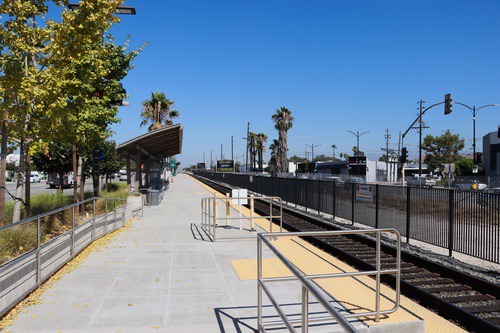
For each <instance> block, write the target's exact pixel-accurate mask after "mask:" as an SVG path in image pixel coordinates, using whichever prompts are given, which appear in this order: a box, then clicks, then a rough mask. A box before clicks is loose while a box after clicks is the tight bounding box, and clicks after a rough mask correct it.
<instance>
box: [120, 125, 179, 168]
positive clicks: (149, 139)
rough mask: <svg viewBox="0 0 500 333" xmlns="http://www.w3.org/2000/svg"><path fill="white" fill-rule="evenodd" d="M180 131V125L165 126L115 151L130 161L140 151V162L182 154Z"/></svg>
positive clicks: (134, 139) (130, 141) (123, 144)
mask: <svg viewBox="0 0 500 333" xmlns="http://www.w3.org/2000/svg"><path fill="white" fill-rule="evenodd" d="M182 130H183V127H182V126H181V124H175V125H167V126H164V127H162V128H159V129H156V130H153V131H150V132H147V133H145V134H143V135H140V136H138V137H135V138H133V139H131V140H128V141H126V142H124V143H121V144H119V145H118V147H116V150H117V152H118V153H119V154H121V155H123V156H130V157H131V158H132V159H135V158H136V155H137V152H138V151H139V150H140V151H141V160H144V159H145V158H148V159H164V158H166V157H170V156H174V155H178V154H180V153H181V152H182Z"/></svg>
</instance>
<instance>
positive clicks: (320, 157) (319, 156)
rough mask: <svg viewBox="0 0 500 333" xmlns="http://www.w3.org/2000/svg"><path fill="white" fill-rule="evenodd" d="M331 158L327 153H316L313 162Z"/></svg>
mask: <svg viewBox="0 0 500 333" xmlns="http://www.w3.org/2000/svg"><path fill="white" fill-rule="evenodd" d="M329 160H330V159H329V158H328V157H327V156H325V154H321V155H316V156H315V157H314V159H313V162H326V161H329Z"/></svg>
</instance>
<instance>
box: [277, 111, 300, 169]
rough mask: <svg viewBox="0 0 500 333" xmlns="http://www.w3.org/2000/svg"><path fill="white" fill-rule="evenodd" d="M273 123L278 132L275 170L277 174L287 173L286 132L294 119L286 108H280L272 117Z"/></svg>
mask: <svg viewBox="0 0 500 333" xmlns="http://www.w3.org/2000/svg"><path fill="white" fill-rule="evenodd" d="M272 119H273V122H274V128H275V129H277V130H278V142H279V145H278V149H277V152H276V168H277V170H278V172H288V160H287V156H286V155H287V151H288V142H287V137H288V131H289V130H290V129H291V128H292V126H293V122H294V120H295V119H294V118H293V117H292V111H290V110H288V109H287V108H286V107H284V106H282V107H280V108H279V109H276V113H275V114H273V115H272Z"/></svg>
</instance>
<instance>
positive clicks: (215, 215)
mask: <svg viewBox="0 0 500 333" xmlns="http://www.w3.org/2000/svg"><path fill="white" fill-rule="evenodd" d="M218 207H219V202H218V201H217V192H214V226H218V225H219V220H218V218H219V208H218Z"/></svg>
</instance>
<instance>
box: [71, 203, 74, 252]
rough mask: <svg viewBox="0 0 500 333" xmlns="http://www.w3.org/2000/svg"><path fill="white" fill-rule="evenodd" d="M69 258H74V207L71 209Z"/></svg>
mask: <svg viewBox="0 0 500 333" xmlns="http://www.w3.org/2000/svg"><path fill="white" fill-rule="evenodd" d="M71 257H72V258H74V257H75V206H73V207H71Z"/></svg>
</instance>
